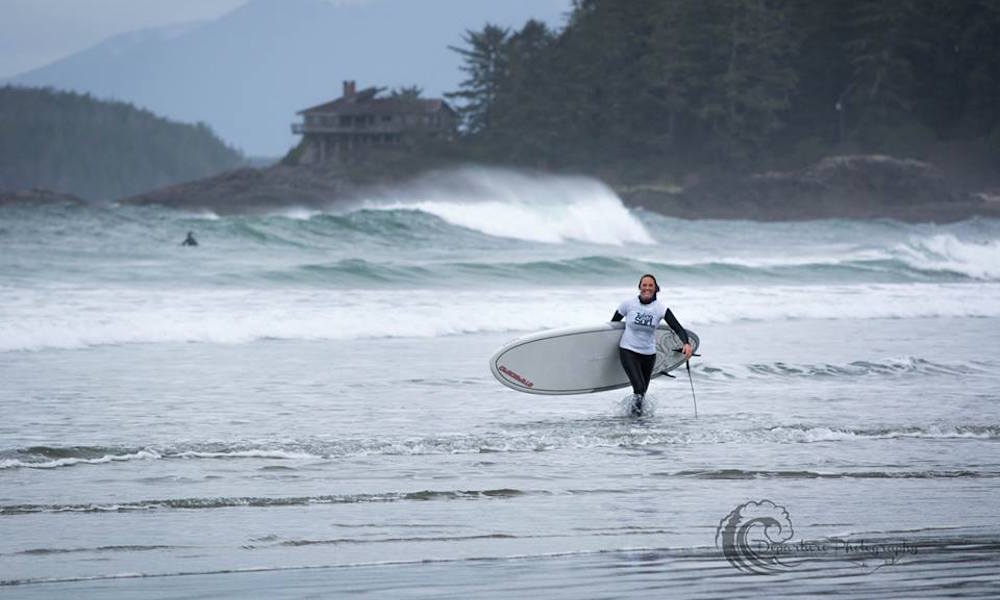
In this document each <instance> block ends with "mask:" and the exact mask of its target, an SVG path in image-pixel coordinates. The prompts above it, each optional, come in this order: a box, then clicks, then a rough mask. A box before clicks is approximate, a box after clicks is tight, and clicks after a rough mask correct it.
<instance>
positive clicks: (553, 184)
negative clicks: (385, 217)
mask: <svg viewBox="0 0 1000 600" xmlns="http://www.w3.org/2000/svg"><path fill="white" fill-rule="evenodd" d="M364 206H365V208H369V209H376V210H400V209H405V210H419V211H423V212H426V213H429V214H432V215H435V216H437V217H440V218H441V219H444V220H445V221H447V222H448V223H451V224H452V225H458V226H460V227H465V228H468V229H473V230H476V231H479V232H482V233H485V234H487V235H492V236H497V237H505V238H514V239H519V240H527V241H533V242H547V243H560V242H565V241H567V240H576V241H582V242H591V243H596V244H610V245H622V244H626V243H639V244H652V243H654V240H653V237H652V236H651V235H650V234H649V232H648V231H646V228H645V227H644V226H643V224H642V223H641V222H640V221H639V219H637V218H636V217H635V216H634V215H633V214H631V213H630V212H629V211H628V209H626V208H625V206H624V205H623V204H622V201H621V200H620V199H619V198H618V196H617V195H615V193H614V192H613V191H612V190H611V189H610V188H609V187H608V186H606V185H604V184H603V183H601V182H600V181H598V180H596V179H592V178H589V177H570V176H557V175H539V174H528V173H521V172H516V171H509V170H503V169H487V168H467V169H461V170H458V171H452V172H448V173H443V174H440V173H439V174H435V175H434V176H432V177H428V178H425V179H422V180H420V181H418V182H416V183H415V184H414V185H412V186H411V187H409V188H407V189H406V190H405V191H404V190H396V191H390V192H387V193H385V194H383V195H382V196H381V197H379V198H374V199H370V200H368V201H367V202H366V203H365V204H364Z"/></svg>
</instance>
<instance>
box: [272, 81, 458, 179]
mask: <svg viewBox="0 0 1000 600" xmlns="http://www.w3.org/2000/svg"><path fill="white" fill-rule="evenodd" d="M380 91H382V90H381V89H379V88H374V87H370V88H367V89H364V90H361V91H360V92H359V91H357V90H356V89H355V82H354V81H345V82H344V95H343V96H341V97H340V98H337V99H336V100H332V101H330V102H326V103H324V104H320V105H318V106H313V107H312V108H307V109H305V110H300V111H299V112H298V113H296V114H298V115H302V122H300V123H293V124H292V133H296V134H299V135H302V145H301V153H300V155H299V162H300V163H317V162H324V161H328V160H344V159H349V158H350V157H351V156H353V155H355V154H357V153H359V152H361V151H363V150H365V149H368V148H373V147H393V146H400V145H403V144H406V143H407V142H410V141H412V140H414V139H416V138H417V137H418V136H428V137H450V136H451V135H453V134H454V132H455V128H456V126H457V124H458V116H457V115H456V113H455V111H454V110H453V109H452V108H451V107H450V106H448V103H447V102H445V101H444V100H440V99H425V98H411V97H397V96H393V97H378V94H379V92H380Z"/></svg>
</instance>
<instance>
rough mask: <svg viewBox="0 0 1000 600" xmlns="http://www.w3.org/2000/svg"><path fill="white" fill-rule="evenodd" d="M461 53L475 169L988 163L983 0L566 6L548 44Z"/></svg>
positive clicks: (534, 31)
mask: <svg viewBox="0 0 1000 600" xmlns="http://www.w3.org/2000/svg"><path fill="white" fill-rule="evenodd" d="M463 41H464V43H463V44H461V45H460V46H458V47H456V48H453V49H454V50H456V51H458V52H459V53H461V54H462V56H463V57H464V65H465V67H464V69H465V71H466V73H467V75H468V78H467V79H466V81H465V82H464V83H463V84H462V87H461V89H460V90H458V91H457V92H455V93H453V94H451V98H452V100H453V101H454V102H455V103H456V104H457V105H458V106H459V108H460V110H461V113H462V115H463V117H464V125H465V137H466V142H467V143H468V145H469V146H470V148H472V149H473V150H474V152H475V153H478V156H479V157H480V158H481V159H484V160H493V161H501V162H514V163H521V164H526V165H534V166H553V167H566V166H570V167H578V168H583V169H587V170H593V171H600V170H602V169H603V168H605V167H606V166H608V165H611V166H613V167H615V168H622V169H629V168H631V169H637V170H639V171H641V170H642V169H643V168H645V169H647V170H653V169H657V168H660V167H662V166H664V165H670V166H673V167H675V168H677V169H678V170H679V171H683V169H684V168H685V167H686V166H690V165H695V164H710V165H715V166H716V167H719V168H733V167H735V168H750V169H759V168H769V167H778V168H782V167H784V168H791V167H796V166H802V165H805V164H808V163H810V162H812V161H815V160H816V159H818V158H820V157H822V156H824V155H828V154H833V153H858V152H882V153H888V154H894V155H897V156H906V157H913V158H925V156H922V154H926V153H927V152H929V151H930V149H931V148H934V147H935V145H938V146H939V145H940V144H942V143H954V142H969V143H970V144H973V146H974V147H976V148H979V149H981V150H982V153H983V154H985V155H986V156H987V157H989V156H990V155H991V154H990V153H992V160H993V161H994V162H993V163H992V164H994V165H996V164H997V162H996V159H997V157H998V156H1000V3H998V2H996V1H993V0H954V1H953V0H893V1H885V0H844V1H838V2H825V1H819V0H816V1H810V2H793V1H780V0H669V1H667V0H630V1H628V2H624V1H619V0H578V1H577V2H575V3H574V8H573V10H572V13H571V15H570V17H569V19H568V21H567V25H566V27H565V28H564V29H563V30H562V31H559V32H553V31H552V30H550V29H548V28H546V27H545V25H543V24H541V23H538V22H534V21H531V22H528V23H527V24H525V25H524V27H523V28H522V29H520V30H518V31H511V30H508V29H502V28H499V27H495V26H491V25H487V26H486V27H484V28H483V29H482V30H481V31H468V32H466V34H465V36H464V37H463ZM980 158H981V157H980Z"/></svg>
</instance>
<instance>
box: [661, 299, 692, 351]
mask: <svg viewBox="0 0 1000 600" xmlns="http://www.w3.org/2000/svg"><path fill="white" fill-rule="evenodd" d="M663 320H664V321H666V322H667V325H670V328H671V329H673V330H674V333H676V334H677V337H679V338H681V341H682V342H684V347H683V348H682V349H681V352H683V353H684V356H685V357H687V358H691V353H692V352H693V351H692V350H691V343H690V342H689V341H688V334H687V331H684V328H683V327H681V324H680V322H678V321H677V317H675V316H674V312H673V311H672V310H670V309H669V308H668V309H667V312H666V313H665V314H664V315H663Z"/></svg>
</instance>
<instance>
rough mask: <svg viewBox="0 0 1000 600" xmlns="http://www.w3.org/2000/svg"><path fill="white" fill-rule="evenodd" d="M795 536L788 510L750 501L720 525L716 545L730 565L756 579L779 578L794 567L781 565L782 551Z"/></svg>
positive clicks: (727, 516) (736, 509) (770, 504)
mask: <svg viewBox="0 0 1000 600" xmlns="http://www.w3.org/2000/svg"><path fill="white" fill-rule="evenodd" d="M792 534H793V529H792V518H791V516H789V514H788V511H787V510H785V507H784V506H778V505H777V504H775V503H774V502H771V501H770V500H760V501H759V502H754V501H750V502H747V503H746V504H741V505H740V506H737V507H736V508H735V509H733V511H732V512H730V513H729V514H728V515H726V516H725V517H723V518H722V520H721V521H719V527H718V529H716V531H715V545H716V547H719V548H721V549H722V553H723V555H725V557H726V560H728V561H729V564H731V565H733V566H734V567H736V568H737V569H739V570H740V571H742V572H744V573H747V574H752V575H775V574H777V573H781V572H783V571H786V570H788V569H790V568H792V566H794V565H789V564H786V563H783V562H781V560H779V556H780V553H781V548H783V547H784V546H785V543H786V542H787V541H788V540H790V539H791V537H792Z"/></svg>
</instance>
